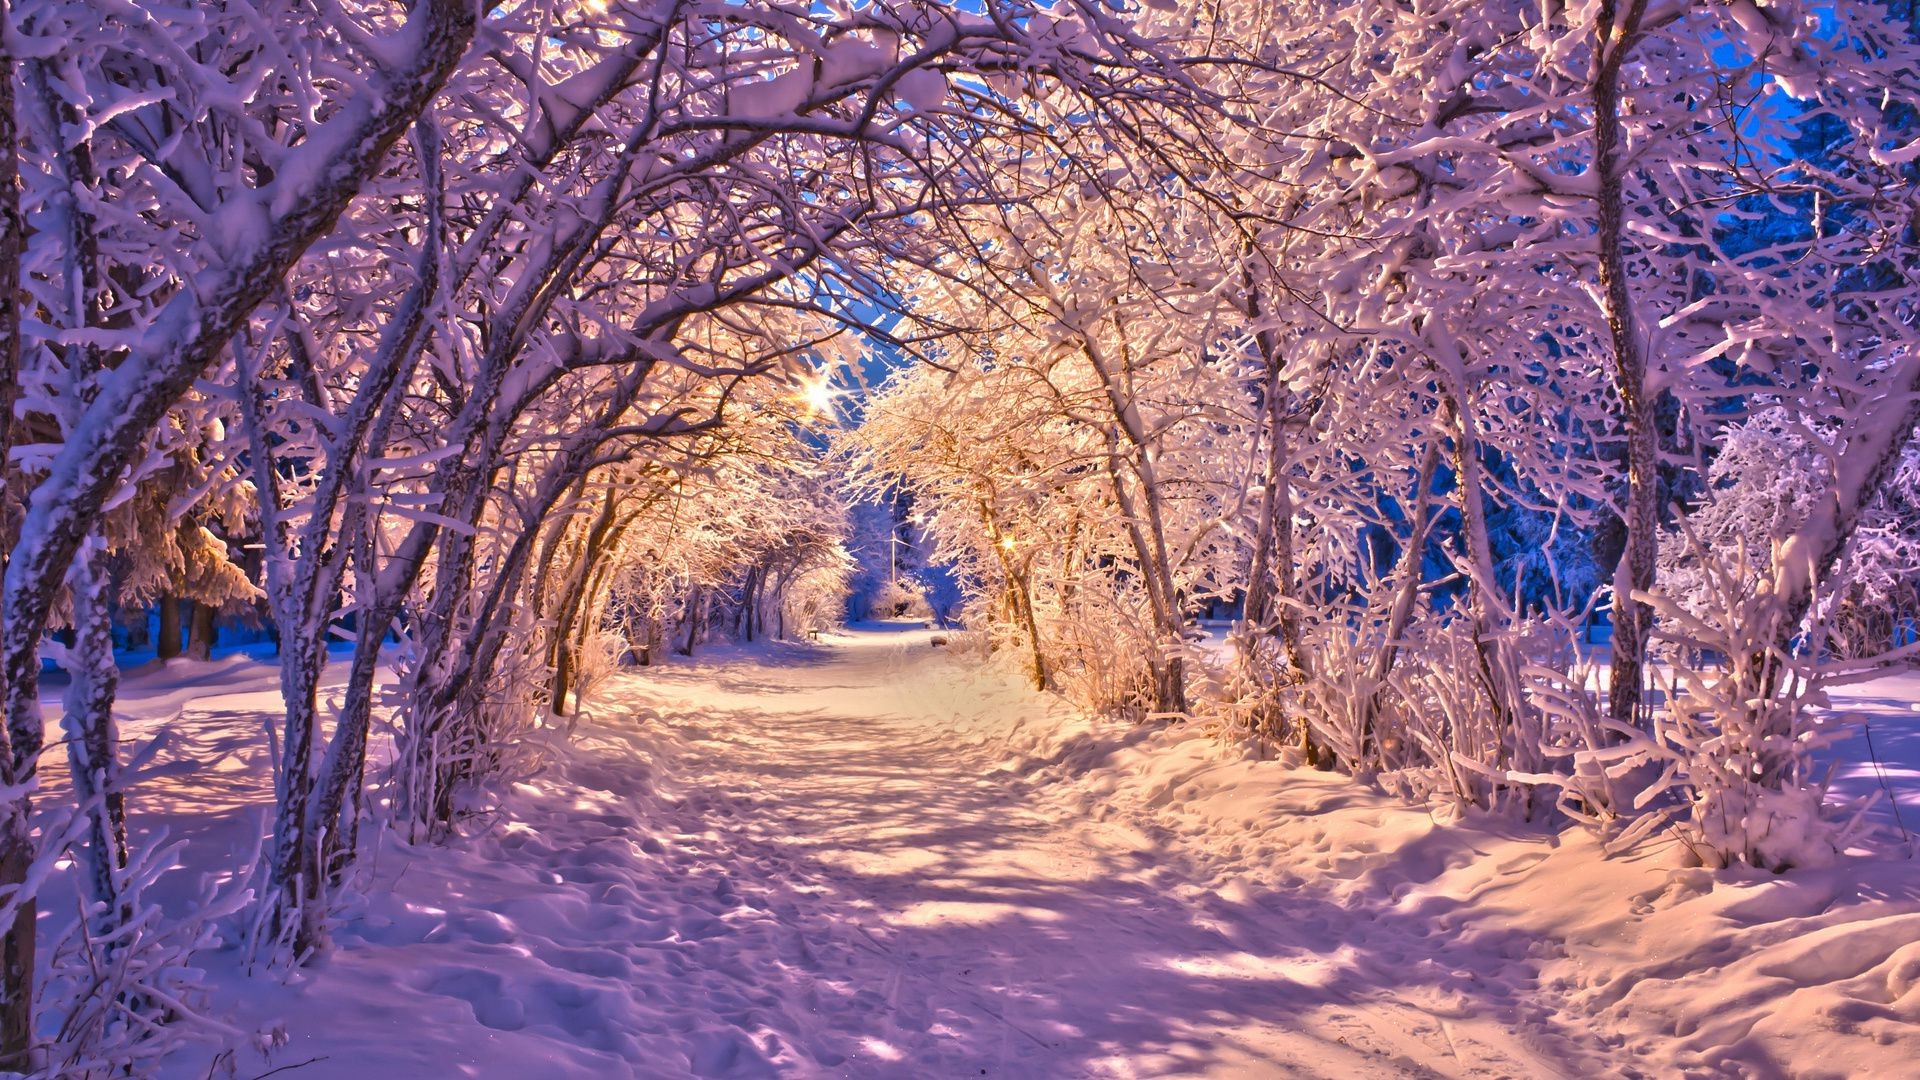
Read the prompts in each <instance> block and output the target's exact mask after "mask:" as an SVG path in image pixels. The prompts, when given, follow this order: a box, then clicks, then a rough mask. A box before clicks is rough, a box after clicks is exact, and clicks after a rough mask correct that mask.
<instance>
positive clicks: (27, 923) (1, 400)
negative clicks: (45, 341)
mask: <svg viewBox="0 0 1920 1080" xmlns="http://www.w3.org/2000/svg"><path fill="white" fill-rule="evenodd" d="M9 7H10V4H9V0H0V27H8V26H11V24H12V15H11V13H10V11H9ZM12 41H13V34H12V33H11V32H7V33H0V577H4V575H5V572H6V569H7V558H8V553H10V552H11V551H12V550H13V545H14V542H15V540H16V538H17V537H18V535H19V514H18V511H17V508H16V504H17V503H18V501H19V498H20V490H19V487H18V485H17V484H16V483H15V478H14V476H13V470H12V468H11V467H10V466H9V464H8V462H10V461H11V460H12V456H13V454H12V451H13V407H14V402H15V401H16V400H17V399H18V398H19V396H20V374H19V372H20V307H21V304H20V301H21V296H20V257H21V254H22V252H23V250H24V249H25V246H26V231H25V228H24V225H23V223H22V220H21V217H20V188H19V172H20V159H19V154H18V151H17V147H18V145H19V134H18V132H17V131H16V130H15V127H14V116H15V114H14V87H15V76H14V63H13V54H12V51H11V50H10V49H9V47H8V46H9V44H10V43H11V42H12ZM35 663H36V665H37V663H38V660H37V658H36V660H35ZM35 674H36V675H37V674H38V672H37V671H36V672H35ZM14 676H15V672H14V671H13V670H12V665H11V664H7V665H5V666H0V701H7V702H10V701H11V700H12V694H11V690H12V686H11V684H10V681H11V680H12V679H13V678H14ZM19 749H20V748H19V747H18V746H17V745H15V744H14V741H13V739H12V737H11V734H10V732H8V731H7V730H5V729H4V727H0V785H4V786H6V787H8V788H13V787H14V786H15V785H17V784H20V783H22V782H23V781H24V780H25V779H26V777H27V776H28V775H31V772H32V768H31V766H32V763H31V761H30V760H29V761H24V762H23V761H22V760H21V757H20V754H19ZM23 765H24V766H26V767H25V768H24V769H23V768H22V766H23ZM27 813H28V802H27V796H25V795H24V794H23V795H19V796H16V797H14V798H11V799H8V800H6V801H5V802H4V803H0V888H10V889H20V888H22V887H24V885H25V884H26V880H27V870H28V869H29V868H30V867H31V866H32V865H33V855H34V842H33V835H32V833H31V832H29V831H28V826H27ZM38 914H39V911H38V906H37V905H36V904H35V903H34V901H33V899H32V898H31V897H29V898H27V899H26V900H25V901H24V902H22V903H21V904H20V905H19V906H18V907H17V908H16V909H15V911H14V915H13V922H12V924H11V925H10V926H8V927H7V930H6V933H5V935H4V937H0V1069H13V1070H17V1071H22V1072H24V1071H26V1070H27V1069H28V1068H30V1067H31V1064H32V1063H31V1061H30V1060H29V1058H28V1054H29V1053H30V1050H31V1048H32V1045H33V982H34V950H33V946H34V926H35V921H36V917H37V915H38Z"/></svg>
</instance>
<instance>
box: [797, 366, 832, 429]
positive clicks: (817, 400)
mask: <svg viewBox="0 0 1920 1080" xmlns="http://www.w3.org/2000/svg"><path fill="white" fill-rule="evenodd" d="M839 396H840V391H839V390H837V389H835V388H834V385H833V376H832V375H831V374H830V373H825V372H822V373H820V374H818V375H815V376H813V377H811V378H802V379H801V380H800V401H801V402H802V403H803V404H805V405H806V407H807V419H809V420H812V419H814V418H815V417H819V416H825V417H829V418H832V417H834V416H835V415H836V414H835V412H834V409H833V399H834V398H837V397H839Z"/></svg>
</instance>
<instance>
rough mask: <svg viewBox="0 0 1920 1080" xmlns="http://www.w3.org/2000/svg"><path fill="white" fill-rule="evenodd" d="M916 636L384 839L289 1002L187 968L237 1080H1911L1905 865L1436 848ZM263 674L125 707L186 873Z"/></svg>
mask: <svg viewBox="0 0 1920 1080" xmlns="http://www.w3.org/2000/svg"><path fill="white" fill-rule="evenodd" d="M930 636H931V635H929V634H928V633H926V632H924V631H919V630H907V629H901V628H868V629H865V630H862V631H859V632H855V633H851V634H847V635H844V636H838V637H834V638H831V639H830V640H829V641H828V642H827V643H825V644H822V645H819V646H774V647H771V648H769V649H767V650H765V651H760V652H745V651H738V650H736V651H726V652H717V653H714V654H712V655H711V656H710V657H708V658H706V659H703V660H701V661H699V662H697V663H694V664H686V665H678V666H674V667H669V668H664V669H654V670H651V671H645V672H639V673H635V674H632V675H628V676H622V677H621V678H620V680H619V682H618V684H617V685H616V686H615V687H614V688H613V689H611V690H610V691H609V692H608V693H607V695H606V696H605V698H604V699H603V700H602V701H601V702H600V704H599V705H598V706H597V708H596V709H595V712H594V715H593V716H592V717H590V718H589V719H587V720H585V721H584V722H583V723H582V725H581V727H580V730H579V731H578V732H577V734H576V738H575V740H574V742H573V743H572V745H571V746H570V747H569V748H567V749H565V750H562V751H559V753H558V757H557V760H556V762H555V764H554V766H553V768H552V769H551V770H549V772H547V773H546V774H544V775H543V776H542V777H541V778H540V780H539V781H538V782H537V784H535V785H527V786H524V787H522V788H521V789H520V790H518V791H516V792H514V793H513V794H512V796H511V797H510V798H509V800H508V803H507V806H506V807H505V808H504V811H503V813H502V815H501V817H500V819H499V820H498V821H497V822H495V823H494V825H493V827H492V828H491V829H490V830H488V831H487V832H485V833H484V834H483V835H479V836H476V837H474V838H472V839H469V840H466V841H462V842H460V843H459V844H457V845H455V846H454V847H452V848H420V849H408V848H405V847H403V846H401V845H399V844H397V843H393V842H391V841H389V842H387V843H386V844H385V845H384V847H383V848H382V850H381V851H380V853H379V856H378V859H377V860H376V864H375V867H374V870H373V872H372V875H371V879H370V881H369V883H368V887H367V894H368V898H367V900H366V901H365V903H364V905H363V906H362V907H361V908H360V909H358V910H356V911H354V912H352V913H350V915H349V917H348V918H347V919H346V921H345V922H344V924H343V925H342V927H341V929H340V931H339V934H338V940H339V949H338V950H337V951H336V952H335V953H334V954H333V955H331V956H330V957H328V958H326V960H325V961H324V962H323V963H321V964H320V965H318V966H317V967H315V968H313V969H310V970H309V971H308V972H306V973H303V974H302V975H301V976H300V977H299V978H298V979H297V980H296V981H295V982H293V983H291V984H285V985H283V984H281V983H279V982H276V981H274V980H273V979H272V978H251V979H249V978H242V977H241V976H239V974H238V972H237V967H238V964H239V957H238V955H237V954H234V953H224V954H220V955H217V956H214V957H212V958H210V964H209V966H210V971H211V972H212V974H213V976H214V978H215V979H216V980H217V982H218V984H219V986H220V987H221V992H220V994H219V1000H218V1002H217V1005H218V1006H219V1007H220V1008H222V1009H224V1010H226V1011H227V1012H228V1013H229V1014H230V1015H232V1016H234V1017H235V1018H236V1020H237V1022H239V1023H240V1024H241V1025H242V1026H244V1027H247V1028H257V1027H262V1026H267V1025H270V1024H272V1023H273V1022H275V1020H276V1019H284V1021H285V1024H286V1029H287V1031H286V1033H287V1036H288V1042H287V1045H285V1046H283V1047H280V1048H279V1049H277V1050H275V1051H274V1052H273V1053H272V1054H271V1056H270V1057H263V1056H260V1055H258V1054H256V1053H253V1052H248V1053H246V1054H244V1055H243V1056H242V1060H239V1061H237V1062H235V1065H236V1067H237V1071H238V1075H240V1076H243V1077H250V1076H256V1075H258V1074H260V1073H262V1072H264V1071H265V1070H267V1069H270V1068H276V1067H286V1066H297V1067H294V1068H289V1069H288V1070H287V1071H286V1072H285V1073H280V1074H278V1075H288V1076H295V1077H300V1078H303V1080H319V1078H333V1077H340V1078H352V1080H377V1078H384V1077H403V1076H404V1077H428V1076H432V1077H441V1076H445V1077H503V1078H505V1077H569V1076H579V1077H589V1076H592V1077H619V1076H640V1077H674V1076H688V1075H695V1076H771V1075H782V1076H843V1075H844V1076H856V1077H955V1076H983V1075H984V1076H1002V1077H1056V1076H1058V1077H1071V1076H1192V1075H1206V1076H1294V1075H1297V1076H1339V1077H1368V1076H1449V1077H1451V1076H1516V1077H1549V1076H1594V1075H1625V1076H1634V1075H1640V1076H1677V1075H1701V1076H1718V1075H1751V1076H1776V1075H1801V1076H1827V1075H1832V1076H1840V1075H1851V1076H1896V1075H1903V1074H1910V1070H1911V1068H1912V1062H1913V1061H1914V1060H1915V1059H1916V1058H1917V1057H1920V1027H1916V1024H1917V1023H1920V985H1917V984H1920V866H1916V864H1915V863H1914V862H1912V861H1907V860H1896V859H1891V858H1862V859H1859V860H1856V861H1853V862H1850V863H1848V864H1846V865H1844V866H1842V867H1840V868H1838V869H1835V870H1832V871H1828V872H1822V873H1803V874H1796V875H1793V876H1790V877H1788V878H1784V879H1776V878H1772V877H1767V876H1760V875H1742V874H1738V873H1721V874H1710V873H1707V872H1705V871H1700V870H1677V869H1675V866H1676V863H1677V859H1676V857H1675V853H1674V852H1673V851H1672V850H1670V845H1665V844H1655V845H1652V846H1650V847H1648V848H1647V849H1645V850H1642V851H1638V852H1635V853H1633V854H1631V855H1629V856H1626V857H1622V858H1618V859H1613V860H1605V859H1602V858H1601V857H1600V854H1599V852H1598V851H1597V850H1596V848H1595V845H1594V844H1593V842H1592V841H1591V840H1590V839H1589V838H1587V837H1586V836H1585V835H1584V834H1582V833H1579V832H1570V833H1566V834H1563V835H1561V836H1558V837H1554V836H1547V835H1543V834H1540V833H1538V832H1533V831H1529V830H1527V829H1525V828H1523V827H1519V826H1516V825H1514V824H1512V823H1509V822H1505V821H1501V820H1496V819H1487V820H1473V821H1468V822H1465V823H1461V824H1455V825H1448V826H1442V825H1438V824H1436V823H1435V822H1434V821H1433V819H1432V818H1431V817H1430V816H1429V815H1428V814H1427V813H1426V812H1425V811H1422V810H1420V809H1417V808H1409V807H1407V806H1406V805H1404V804H1402V803H1400V802H1398V801H1396V800H1394V799H1392V798H1390V797H1388V796H1385V795H1381V794H1378V793H1375V792H1373V791H1370V790H1368V789H1366V788H1364V787H1362V786H1360V785H1358V784H1356V783H1354V782H1352V781H1351V780H1347V779H1344V778H1341V777H1337V776H1331V775H1325V774H1317V773H1312V772H1306V771H1299V770H1290V769H1285V768H1282V767H1281V766H1279V765H1276V764H1274V763H1270V762H1257V761H1251V760H1244V759H1242V758H1240V757H1239V756H1238V755H1236V754H1235V753H1234V752H1233V751H1231V750H1230V749H1229V748H1227V747H1225V746H1223V745H1222V744H1220V743H1218V742H1216V741H1214V740H1211V739H1208V738H1207V737H1205V734H1204V733H1203V732H1200V731H1197V730H1193V729H1191V728H1160V729H1151V730H1150V729H1142V728H1131V727H1123V726H1119V725H1109V724H1104V723H1099V722H1094V721H1089V720H1086V719H1083V718H1079V717H1076V716H1073V715H1072V714H1070V713H1069V712H1067V711H1066V710H1065V709H1064V708H1062V707H1060V706H1058V705H1055V704H1052V703H1050V702H1048V701H1046V700H1043V699H1040V698H1036V697H1035V696H1033V695H1031V694H1029V693H1027V692H1026V691H1024V690H1022V689H1020V688H1018V687H1016V686H1013V685H1011V684H1009V683H1007V682H1005V681H1003V680H1001V679H1000V678H998V677H996V676H993V675H990V674H988V675H982V674H980V673H978V672H976V671H974V670H973V669H971V668H970V667H967V666H965V665H963V664H960V663H957V662H956V661H955V660H954V659H953V658H951V657H950V656H949V655H948V654H947V652H946V651H945V650H940V649H936V648H934V647H932V645H931V644H930V641H929V638H930ZM189 674H197V675H199V676H203V677H205V678H207V679H209V680H211V681H212V682H213V683H214V684H215V685H216V686H218V687H219V689H218V690H217V691H216V694H217V696H208V694H207V692H206V687H205V684H203V688H202V690H201V691H200V695H199V697H198V700H194V699H193V695H192V694H191V693H190V692H189V691H188V689H187V688H186V687H185V686H184V685H183V683H184V682H185V681H186V678H185V677H186V676H188V675H189ZM271 688H272V682H271V669H270V668H268V667H266V666H265V665H262V664H258V663H254V662H251V661H247V660H245V659H244V658H233V659H230V660H227V661H219V662H215V663H214V664H213V665H206V666H192V665H190V666H187V667H178V666H176V667H170V668H168V669H166V670H165V671H164V672H154V673H150V674H148V675H146V676H136V677H135V678H134V679H132V680H130V683H129V694H128V700H129V702H131V703H132V704H131V706H130V707H131V708H133V709H135V711H136V712H137V714H138V715H141V716H148V717H156V718H165V717H174V719H173V723H172V727H173V729H174V730H175V732H176V735H175V746H174V748H173V749H172V750H170V751H169V752H168V753H167V754H166V755H164V757H165V758H168V759H171V760H173V761H174V762H175V763H176V764H175V766H174V767H173V768H172V770H171V771H169V772H166V773H164V774H162V775H160V776H157V777H155V778H154V779H152V780H150V781H148V782H149V783H153V784H166V785H167V786H168V787H170V788H175V789H178V790H197V791H200V792H201V793H202V794H201V795H200V796H199V797H198V798H197V800H196V801H194V802H192V803H190V804H187V805H185V806H184V807H182V809H181V811H180V813H179V815H178V818H179V820H177V821H175V822H173V825H174V826H175V827H176V828H184V829H186V830H187V831H188V832H189V833H191V834H193V835H195V836H196V838H197V839H196V846H195V851H196V856H195V858H196V861H202V860H205V862H206V864H207V865H214V864H217V863H218V862H219V861H220V859H221V858H223V857H226V853H227V852H229V851H232V850H237V849H238V848H240V847H242V846H244V845H242V844H241V843H240V841H241V840H242V839H243V838H244V836H245V834H246V831H247V828H248V827H249V825H248V823H249V822H250V820H251V818H250V815H249V813H248V812H246V811H243V810H242V809H240V808H241V807H243V806H249V805H251V806H258V805H262V804H263V803H264V801H265V800H264V794H263V793H262V792H258V791H252V790H249V787H250V786H263V785H265V784H266V783H267V782H268V781H267V780H266V778H265V777H266V774H265V773H264V772H263V771H262V770H263V765H264V757H263V755H264V753H265V743H264V736H263V735H262V729H261V727H260V726H259V725H260V721H261V720H262V719H263V718H264V717H265V716H266V715H270V713H271V710H272V702H271V700H269V699H270V698H271ZM1870 689H1871V693H1868V694H1867V697H1868V698H1869V699H1871V700H1874V701H1878V702H1880V704H1881V705H1884V706H1885V708H1883V709H1882V710H1881V712H1882V714H1883V719H1882V721H1880V722H1878V723H1877V725H1876V737H1877V738H1880V740H1881V742H1882V743H1885V744H1886V745H1883V746H1882V745H1879V744H1878V743H1877V744H1876V745H1877V746H1878V747H1879V749H1880V750H1881V752H1882V754H1883V755H1885V754H1886V753H1887V752H1888V751H1889V750H1890V749H1893V748H1897V747H1899V746H1910V745H1911V743H1910V741H1908V740H1910V739H1911V737H1912V735H1913V733H1914V731H1915V729H1916V727H1920V714H1916V713H1914V712H1913V711H1912V710H1911V707H1910V706H1909V705H1908V704H1907V702H1908V701H1911V700H1912V698H1911V697H1908V698H1905V699H1904V700H1903V699H1901V698H1900V696H1899V695H1902V694H1906V693H1907V692H1908V691H1910V690H1913V689H1915V687H1914V686H1912V685H1911V684H1909V683H1889V684H1884V685H1876V687H1874V688H1870ZM1874 695H1879V696H1878V697H1875V696H1874ZM1896 706H1898V707H1897V708H1896ZM1903 717H1904V718H1906V719H1905V723H1904V725H1902V723H1901V722H1900V721H1901V718H1903ZM1881 730H1884V731H1885V732H1886V734H1885V735H1884V737H1881V736H1880V731H1881ZM1866 776H1867V774H1865V773H1859V774H1857V775H1856V776H1854V777H1853V778H1852V779H1850V780H1849V783H1853V782H1856V781H1861V779H1862V777H1866ZM1893 776H1894V779H1893V780H1892V781H1891V782H1893V783H1895V784H1900V783H1902V782H1904V783H1905V784H1906V785H1907V786H1908V789H1909V790H1910V789H1911V786H1912V784H1913V782H1914V781H1913V776H1912V773H1911V768H1910V766H1902V765H1899V764H1898V763H1897V762H1896V763H1895V764H1894V766H1893ZM1902 776H1904V777H1905V779H1904V781H1902V780H1901V779H1900V778H1901V777H1902ZM1868 779H1871V781H1872V782H1873V783H1876V784H1877V783H1878V782H1879V774H1878V773H1875V774H1872V775H1871V776H1870V777H1868ZM135 799H136V802H135V805H136V807H138V806H140V805H142V803H141V801H140V796H139V794H138V793H136V796H135ZM1913 816H1914V815H1913V814H1911V813H1910V814H1909V819H1911V818H1912V817H1913ZM148 824H149V825H151V824H152V823H151V822H148ZM206 1070H207V1067H206V1063H205V1062H204V1061H182V1062H180V1063H179V1067H178V1069H177V1070H176V1072H175V1075H178V1076H181V1077H188V1076H204V1075H206Z"/></svg>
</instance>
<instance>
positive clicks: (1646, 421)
mask: <svg viewBox="0 0 1920 1080" xmlns="http://www.w3.org/2000/svg"><path fill="white" fill-rule="evenodd" d="M1617 3H1618V0H1602V2H1601V5H1600V23H1599V34H1598V36H1597V42H1598V48H1599V49H1600V50H1601V53H1600V60H1599V65H1598V67H1597V68H1596V70H1595V73H1594V82H1593V163H1594V175H1595V176H1596V177H1597V178H1598V184H1599V188H1598V200H1599V202H1598V207H1597V209H1598V222H1597V226H1598V228H1597V231H1596V235H1595V238H1594V239H1595V243H1596V244H1597V245H1598V249H1599V256H1600V258H1599V279H1600V293H1601V313H1602V315H1603V316H1604V318H1605V319H1606V323H1607V336H1608V339H1609V341H1610V343H1611V345H1612V351H1613V369H1614V389H1615V390H1616V391H1617V392H1618V394H1619V395H1620V407H1621V429H1622V434H1623V435H1624V436H1625V438H1626V443H1627V499H1626V507H1625V511H1626V512H1625V513H1624V514H1622V515H1621V519H1622V521H1623V522H1624V523H1625V526H1626V550H1625V551H1624V552H1623V553H1622V555H1621V558H1620V564H1619V566H1617V567H1616V568H1615V569H1614V573H1613V660H1612V664H1611V670H1610V672H1609V675H1608V684H1607V715H1608V718H1609V719H1611V720H1613V721H1614V722H1615V723H1616V724H1620V725H1623V726H1635V725H1637V723H1638V721H1639V716H1640V703H1641V695H1642V683H1643V682H1644V679H1645V668H1646V656H1647V641H1648V638H1649V637H1650V636H1651V635H1652V631H1653V609H1652V608H1651V607H1649V606H1648V605H1647V603H1646V602H1645V601H1644V600H1641V599H1639V598H1637V596H1636V594H1641V593H1646V592H1648V591H1650V590H1652V588H1653V585H1654V575H1655V572H1656V564H1655V559H1656V556H1657V555H1658V552H1659V546H1658V545H1659V537H1658V535H1657V530H1658V529H1659V525H1660V520H1659V506H1658V503H1657V499H1658V493H1659V487H1660V469H1659V445H1658V440H1659V428H1658V424H1657V421H1658V418H1657V417H1656V416H1655V410H1654V401H1653V397H1652V395H1650V394H1649V393H1648V391H1647V363H1648V360H1647V351H1646V345H1647V343H1646V340H1645V337H1644V334H1645V329H1644V328H1643V327H1642V326H1641V325H1640V323H1639V320H1638V319H1636V318H1635V316H1634V310H1633V295H1632V291H1631V288H1630V286H1629V283H1628V281H1627V265H1626V263H1627V254H1626V206H1625V203H1626V196H1625V192H1624V190H1623V186H1622V180H1623V178H1624V174H1625V172H1626V168H1627V167H1626V165H1625V164H1624V163H1623V161H1622V148H1621V137H1622V132H1621V123H1620V71H1621V67H1622V65H1623V64H1624V63H1625V61H1626V58H1627V54H1628V53H1629V52H1631V51H1632V49H1633V46H1634V44H1635V43H1636V42H1637V40H1638V38H1639V32H1640V19H1641V15H1642V14H1643V13H1644V11H1645V8H1646V0H1626V2H1625V11H1624V13H1622V12H1620V11H1619V9H1618V7H1617Z"/></svg>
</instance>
